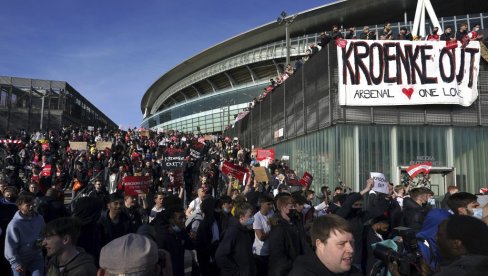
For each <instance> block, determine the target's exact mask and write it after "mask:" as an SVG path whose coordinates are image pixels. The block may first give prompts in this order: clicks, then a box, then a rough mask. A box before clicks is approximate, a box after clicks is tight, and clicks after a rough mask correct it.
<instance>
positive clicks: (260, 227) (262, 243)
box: [252, 195, 273, 276]
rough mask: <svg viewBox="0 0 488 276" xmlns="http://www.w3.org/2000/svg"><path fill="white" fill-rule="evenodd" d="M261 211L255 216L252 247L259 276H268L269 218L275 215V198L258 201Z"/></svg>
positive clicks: (266, 197)
mask: <svg viewBox="0 0 488 276" xmlns="http://www.w3.org/2000/svg"><path fill="white" fill-rule="evenodd" d="M258 202H259V211H258V212H256V214H254V223H253V229H254V235H255V237H254V243H253V246H252V250H253V254H254V261H255V263H256V272H257V275H263V276H265V275H267V274H268V259H269V242H268V238H269V232H270V231H271V228H270V226H269V218H270V217H271V216H272V215H273V213H272V210H273V198H271V197H270V196H266V195H264V196H261V197H260V198H259V200H258Z"/></svg>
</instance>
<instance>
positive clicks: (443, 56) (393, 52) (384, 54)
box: [337, 40, 480, 106]
mask: <svg viewBox="0 0 488 276" xmlns="http://www.w3.org/2000/svg"><path fill="white" fill-rule="evenodd" d="M344 44H345V45H344ZM344 44H342V45H340V44H338V46H337V59H338V63H339V71H338V75H339V104H340V105H354V106H382V105H425V104H458V105H462V106H470V105H471V104H472V103H473V102H474V101H475V100H476V99H477V98H478V87H477V86H478V73H479V66H480V44H479V42H478V41H471V42H469V44H468V45H467V46H466V47H465V48H464V49H463V48H461V43H460V42H459V43H458V45H457V47H456V48H454V49H450V48H452V47H446V42H445V41H391V40H381V41H375V40H344ZM341 46H344V47H341ZM453 46H454V47H455V46H456V45H453Z"/></svg>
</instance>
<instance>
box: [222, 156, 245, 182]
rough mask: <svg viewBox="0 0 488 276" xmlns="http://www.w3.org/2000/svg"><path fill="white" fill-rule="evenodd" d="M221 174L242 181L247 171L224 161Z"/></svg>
mask: <svg viewBox="0 0 488 276" xmlns="http://www.w3.org/2000/svg"><path fill="white" fill-rule="evenodd" d="M222 173H223V174H227V175H230V176H233V177H235V178H237V179H239V180H241V181H242V179H244V175H245V174H246V173H248V170H247V169H246V168H243V167H239V166H237V165H235V164H233V163H230V162H228V161H224V163H223V164H222Z"/></svg>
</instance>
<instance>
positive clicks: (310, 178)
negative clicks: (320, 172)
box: [300, 172, 313, 187]
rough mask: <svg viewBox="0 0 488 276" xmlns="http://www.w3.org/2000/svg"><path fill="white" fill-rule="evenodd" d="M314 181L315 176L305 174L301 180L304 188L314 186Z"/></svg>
mask: <svg viewBox="0 0 488 276" xmlns="http://www.w3.org/2000/svg"><path fill="white" fill-rule="evenodd" d="M312 181H313V176H312V175H311V174H310V173H308V172H305V173H304V174H303V176H302V179H300V185H302V186H303V187H310V185H312Z"/></svg>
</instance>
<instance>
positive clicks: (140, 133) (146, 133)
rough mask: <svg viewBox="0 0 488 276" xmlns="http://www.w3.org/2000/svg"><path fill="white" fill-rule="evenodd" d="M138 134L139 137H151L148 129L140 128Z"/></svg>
mask: <svg viewBox="0 0 488 276" xmlns="http://www.w3.org/2000/svg"><path fill="white" fill-rule="evenodd" d="M139 135H140V136H141V137H147V138H150V137H151V132H149V130H141V131H140V132H139Z"/></svg>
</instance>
